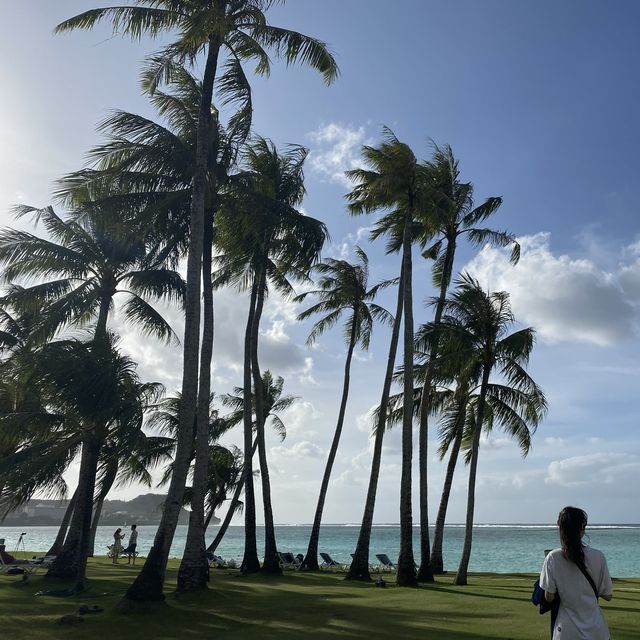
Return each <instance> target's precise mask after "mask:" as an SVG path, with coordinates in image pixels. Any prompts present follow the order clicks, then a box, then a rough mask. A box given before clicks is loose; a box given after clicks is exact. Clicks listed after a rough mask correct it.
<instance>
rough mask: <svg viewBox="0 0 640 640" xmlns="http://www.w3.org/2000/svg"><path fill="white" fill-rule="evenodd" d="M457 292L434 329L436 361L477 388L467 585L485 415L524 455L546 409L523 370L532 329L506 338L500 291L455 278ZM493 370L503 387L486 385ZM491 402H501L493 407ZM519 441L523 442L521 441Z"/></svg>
mask: <svg viewBox="0 0 640 640" xmlns="http://www.w3.org/2000/svg"><path fill="white" fill-rule="evenodd" d="M456 285H457V288H456V290H455V292H454V293H453V295H452V296H451V298H450V299H449V300H447V301H446V302H445V305H444V310H443V315H442V319H441V324H440V327H439V330H438V334H439V336H440V341H441V349H442V355H441V358H442V359H445V360H448V361H449V362H450V363H452V366H454V367H456V368H458V369H459V370H460V371H462V372H463V373H462V375H463V376H467V375H468V376H469V379H470V380H473V381H474V383H475V385H476V386H477V393H478V398H477V401H476V403H474V404H475V405H476V406H475V407H474V408H473V415H474V416H475V425H474V428H473V434H472V439H471V443H470V454H469V491H468V498H467V515H466V521H465V538H464V547H463V551H462V557H461V560H460V566H459V568H458V573H457V574H456V577H455V581H454V583H455V584H457V585H464V584H467V569H468V566H469V558H470V556H471V543H472V536H473V513H474V506H475V483H476V471H477V466H478V451H479V446H480V434H481V432H482V426H483V424H484V423H485V419H486V417H487V415H490V417H491V422H493V421H497V422H499V423H501V424H502V425H503V426H504V427H505V428H506V429H507V431H508V432H509V433H511V434H512V435H514V436H515V437H517V438H519V439H520V441H521V442H525V443H526V446H525V449H524V450H528V446H529V444H528V443H529V441H530V431H532V430H535V428H536V427H537V425H538V424H539V422H540V421H541V420H542V418H543V416H544V414H545V412H546V408H547V404H546V400H545V397H544V394H543V392H542V390H541V389H540V387H538V385H537V384H536V383H535V381H534V380H533V379H532V378H531V377H530V376H529V374H528V373H527V372H526V370H525V367H526V365H527V363H528V361H529V356H530V355H531V351H532V349H533V345H534V340H535V331H534V330H533V329H532V328H525V329H520V330H518V331H514V332H513V333H509V329H510V327H511V326H512V325H513V324H514V322H515V318H514V316H513V313H512V311H511V306H510V304H509V295H508V294H507V293H506V292H504V291H498V292H493V293H486V292H485V291H483V289H482V288H481V287H480V285H479V283H478V282H477V281H476V280H474V279H473V278H472V277H471V276H469V275H468V274H463V275H462V276H460V278H459V280H458V281H457V283H456ZM496 370H497V371H498V372H499V374H500V377H501V378H502V379H503V380H504V382H503V383H500V384H498V383H491V381H490V379H491V375H492V373H493V372H494V371H496ZM490 397H493V398H496V399H497V400H498V401H500V402H492V401H491V400H489V398H490ZM523 438H524V440H523Z"/></svg>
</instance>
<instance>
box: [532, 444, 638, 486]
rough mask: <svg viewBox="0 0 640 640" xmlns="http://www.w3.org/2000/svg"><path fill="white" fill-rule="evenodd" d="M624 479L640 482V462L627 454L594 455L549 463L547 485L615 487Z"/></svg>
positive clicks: (605, 453)
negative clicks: (608, 485) (615, 484)
mask: <svg viewBox="0 0 640 640" xmlns="http://www.w3.org/2000/svg"><path fill="white" fill-rule="evenodd" d="M624 477H627V478H631V477H632V478H633V479H634V484H637V481H638V479H640V460H638V457H637V456H634V455H629V454H625V453H607V452H602V453H593V454H589V455H584V456H574V457H572V458H565V459H564V460H554V461H553V462H551V463H550V464H549V467H548V470H547V477H546V478H545V482H546V483H547V484H557V485H563V486H579V485H589V484H597V485H602V484H612V483H614V482H619V481H620V480H622V479H623V478H624Z"/></svg>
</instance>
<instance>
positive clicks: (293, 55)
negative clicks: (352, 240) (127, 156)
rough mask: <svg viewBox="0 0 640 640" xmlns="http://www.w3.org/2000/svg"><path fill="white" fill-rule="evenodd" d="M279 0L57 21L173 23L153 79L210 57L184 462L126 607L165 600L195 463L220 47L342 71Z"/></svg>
mask: <svg viewBox="0 0 640 640" xmlns="http://www.w3.org/2000/svg"><path fill="white" fill-rule="evenodd" d="M272 4H273V2H272V0H238V1H235V0H234V1H232V0H196V1H195V2H194V1H193V0H138V2H137V5H136V6H127V7H110V8H103V9H93V10H90V11H86V12H84V13H82V14H80V15H78V16H75V17H74V18H71V19H69V20H67V21H65V22H63V23H62V24H60V25H58V27H57V30H58V31H69V30H72V29H90V28H92V27H93V26H94V25H95V24H96V23H97V22H99V21H101V20H103V19H106V20H111V22H112V25H113V27H114V31H115V32H120V33H123V34H124V35H129V36H131V37H132V38H134V39H137V38H140V37H141V36H142V35H143V34H149V35H151V36H152V37H154V36H156V35H158V34H160V33H163V32H166V31H169V32H172V33H176V32H177V40H176V41H175V42H173V43H172V44H170V45H169V46H168V47H166V48H165V49H164V50H163V52H162V54H161V56H160V58H159V60H158V64H156V65H155V69H153V70H151V72H150V73H149V74H147V75H148V80H149V84H150V86H152V87H153V86H154V85H157V84H158V83H159V82H160V81H161V80H162V78H163V77H165V78H166V75H167V69H168V68H169V66H168V63H169V64H170V63H171V62H178V63H181V64H182V63H185V62H194V61H195V60H196V59H197V58H198V57H200V56H203V57H204V58H205V66H204V74H203V91H202V98H201V102H200V110H199V114H198V129H197V137H196V159H195V164H196V171H195V174H194V180H193V191H192V198H191V214H190V220H189V238H190V240H189V251H188V258H187V292H186V304H185V314H186V316H185V334H184V357H183V382H182V398H183V402H184V411H183V412H182V414H181V420H182V424H181V433H180V440H179V446H178V452H177V454H176V469H175V473H174V476H173V477H172V482H171V485H170V487H169V495H168V498H167V501H166V502H165V509H164V510H163V517H162V520H161V523H160V526H159V527H158V531H157V533H156V537H155V539H154V544H153V547H152V550H151V552H150V554H149V556H148V557H147V561H146V562H145V565H144V567H143V570H142V572H141V574H140V576H139V578H138V579H137V580H136V582H135V583H134V584H133V585H132V586H131V587H130V589H129V590H128V592H127V594H126V595H125V601H123V603H122V606H123V607H127V606H128V605H132V602H143V601H154V600H163V593H162V585H163V583H164V574H165V569H166V563H167V559H168V556H169V549H170V547H171V542H172V540H173V534H174V532H175V527H176V525H177V521H178V514H179V511H180V505H181V502H182V501H181V499H180V498H181V495H182V492H183V491H184V485H185V481H186V476H187V471H188V460H187V457H188V456H187V451H188V449H189V432H190V429H191V425H192V422H193V418H194V416H195V415H196V410H197V407H196V403H197V396H196V390H197V388H198V384H197V381H198V351H199V329H200V272H201V268H202V249H203V244H204V229H205V194H206V189H207V160H206V158H207V151H208V148H209V144H210V140H211V135H212V133H211V126H210V108H211V102H212V98H213V93H214V86H215V84H216V80H218V82H222V83H224V78H225V75H226V74H223V75H222V76H221V77H220V78H218V77H217V75H218V73H217V72H218V64H219V58H220V53H221V52H226V53H227V54H228V65H227V66H228V69H232V70H233V73H235V74H236V75H238V74H239V75H242V76H243V77H244V72H243V71H242V66H241V61H256V62H257V67H256V72H257V73H259V74H267V73H268V72H269V68H270V62H269V57H268V54H267V52H266V50H265V48H264V47H266V48H267V49H271V50H273V51H274V52H275V53H276V54H277V55H278V56H282V57H284V58H285V60H286V62H287V63H292V62H295V61H300V62H302V63H304V64H308V65H309V66H311V67H312V68H315V69H317V70H318V71H320V72H321V73H322V74H323V76H324V79H325V81H326V82H327V83H329V82H331V81H332V80H333V79H335V77H336V76H337V73H338V68H337V65H336V62H335V60H334V59H333V56H331V54H330V53H329V51H328V50H327V47H326V45H325V44H324V43H322V42H320V41H318V40H315V39H313V38H310V37H308V36H304V35H302V34H300V33H297V32H295V31H290V30H287V29H282V28H279V27H274V26H272V25H269V24H268V23H267V20H266V17H265V14H264V12H265V11H266V10H267V9H269V8H270V7H271V5H272ZM199 555H200V556H202V555H203V554H202V553H200V554H199ZM193 566H194V570H193V574H194V575H193V578H192V579H189V578H188V576H187V575H183V578H184V582H183V587H185V588H186V587H187V586H188V583H189V582H192V584H193V586H200V585H201V571H199V567H201V566H202V558H200V561H199V562H196V563H195V564H194V565H193Z"/></svg>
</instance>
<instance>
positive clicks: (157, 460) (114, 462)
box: [89, 383, 174, 557]
mask: <svg viewBox="0 0 640 640" xmlns="http://www.w3.org/2000/svg"><path fill="white" fill-rule="evenodd" d="M140 391H141V395H140V397H139V398H132V399H134V400H135V401H136V402H138V403H139V411H138V412H137V413H136V414H134V419H133V420H132V421H131V422H130V424H128V425H126V429H121V430H120V431H118V432H117V433H115V434H110V437H109V438H108V439H107V441H106V442H105V444H104V445H103V446H102V449H101V451H100V462H99V466H98V476H97V487H98V490H97V492H96V496H95V499H94V508H93V519H92V521H91V539H90V543H89V557H92V556H93V554H94V547H95V538H96V533H97V530H98V524H99V523H100V515H101V513H102V507H103V506H104V501H105V500H106V499H107V496H108V495H109V492H110V491H111V489H112V488H113V486H114V485H118V486H124V485H127V484H130V483H132V482H137V483H140V484H143V485H145V486H147V487H151V486H152V477H151V471H152V470H153V469H154V468H156V467H158V466H159V465H161V464H165V463H167V462H168V460H169V459H170V455H171V452H172V449H173V444H174V443H173V441H172V440H171V439H170V438H166V437H163V436H150V435H147V434H146V433H144V431H143V430H142V426H143V417H144V414H145V413H146V412H147V411H149V410H150V409H152V408H155V407H156V404H155V400H156V399H157V397H158V396H159V395H160V394H161V393H162V386H161V385H159V384H157V383H154V384H148V385H144V387H143V388H141V390H140Z"/></svg>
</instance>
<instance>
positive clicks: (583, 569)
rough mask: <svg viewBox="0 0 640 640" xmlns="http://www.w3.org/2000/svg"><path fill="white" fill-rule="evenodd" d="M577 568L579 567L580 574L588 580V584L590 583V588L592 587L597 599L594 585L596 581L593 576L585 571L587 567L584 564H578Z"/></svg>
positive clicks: (596, 589) (596, 590)
mask: <svg viewBox="0 0 640 640" xmlns="http://www.w3.org/2000/svg"><path fill="white" fill-rule="evenodd" d="M578 569H580V571H581V572H582V575H583V576H584V577H585V578H586V579H587V580H588V581H589V584H590V585H591V588H592V589H593V593H594V594H595V596H596V600H597V599H598V598H599V597H600V596H599V595H598V587H596V583H595V582H594V581H593V578H592V577H591V575H590V574H589V572H588V571H587V567H585V566H584V565H578Z"/></svg>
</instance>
